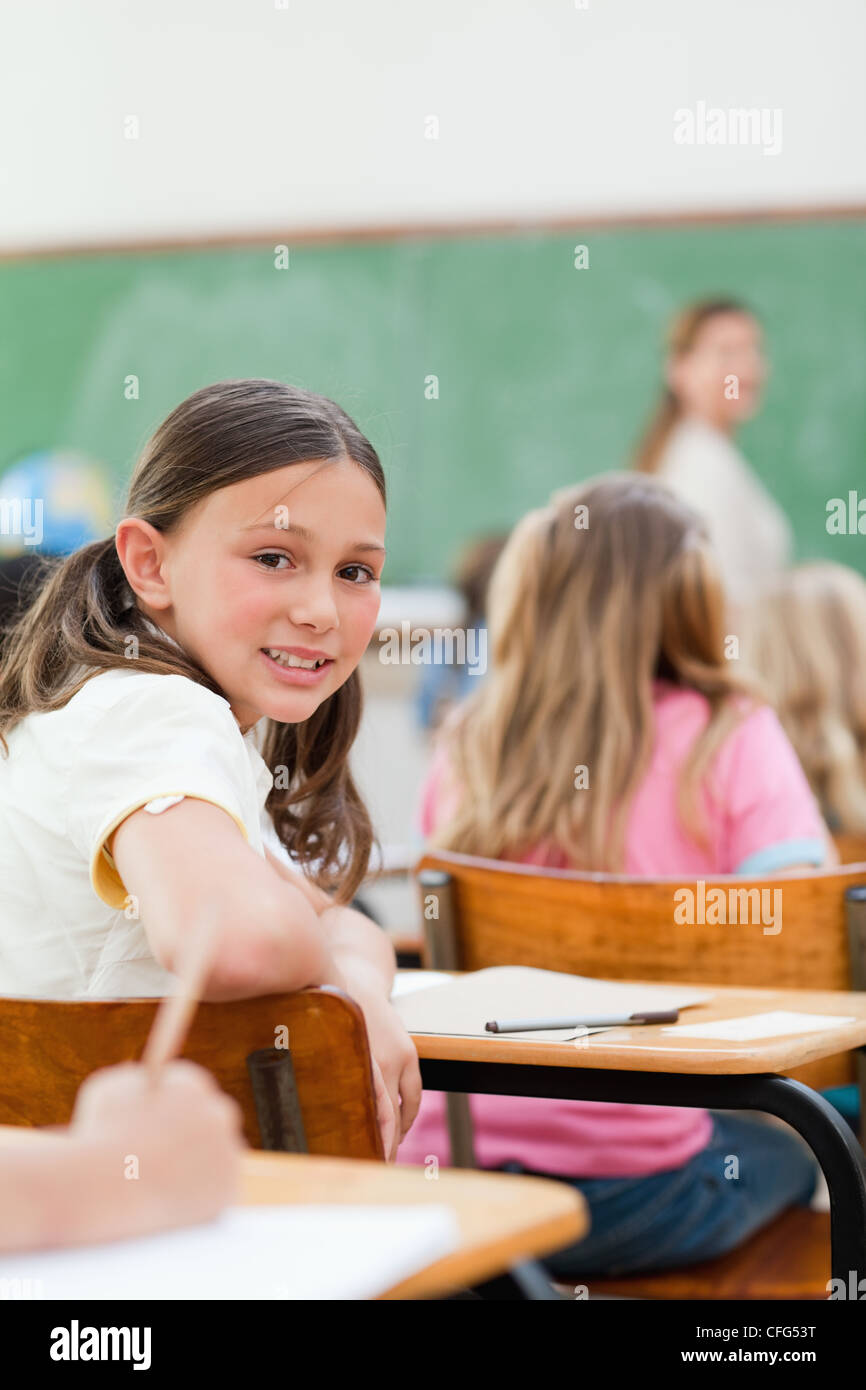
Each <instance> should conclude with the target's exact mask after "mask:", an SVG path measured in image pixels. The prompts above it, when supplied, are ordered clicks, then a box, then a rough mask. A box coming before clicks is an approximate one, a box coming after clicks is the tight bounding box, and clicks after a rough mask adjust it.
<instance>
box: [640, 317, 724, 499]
mask: <svg viewBox="0 0 866 1390" xmlns="http://www.w3.org/2000/svg"><path fill="white" fill-rule="evenodd" d="M719 314H748V315H750V316H751V310H750V309H747V308H746V306H745V304H741V303H740V302H739V300H737V299H703V300H700V301H699V302H698V303H696V304H689V305H687V306H686V308H685V309H683V310H681V312H680V313H679V314H677V316H676V318H675V319H674V320H673V322H672V324H671V325H670V328H669V329H668V337H667V353H668V357H669V358H673V359H676V358H678V357H685V356H686V354H687V353H689V352H691V351H692V348H694V347H695V345H696V343H697V341H698V338H699V337H700V334H701V330H702V329H703V328H704V326H705V325H706V324H707V323H709V322H710V320H711V319H714V318H716V317H717V316H718V315H719ZM681 414H682V409H681V407H680V403H679V401H678V400H677V397H676V394H675V392H674V391H673V390H672V388H671V387H670V386H665V387H664V388H663V390H662V395H661V399H660V401H659V403H658V405H657V406H656V409H655V412H654V413H653V415H652V417H651V419H650V422H649V424H648V425H647V426H646V428H645V430H644V432H643V434H642V436H641V439H640V442H639V444H638V446H637V448H636V449H635V454H634V465H633V466H634V467H635V468H636V469H637V471H638V472H639V473H655V472H657V470H658V466H659V464H660V462H661V457H662V454H663V453H664V450H665V445H666V444H667V442H668V439H669V438H670V435H671V431H672V430H673V428H674V426H675V425H676V424H677V422H678V420H679V418H680V415H681Z"/></svg>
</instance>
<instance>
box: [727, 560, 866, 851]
mask: <svg viewBox="0 0 866 1390" xmlns="http://www.w3.org/2000/svg"><path fill="white" fill-rule="evenodd" d="M744 635H745V644H746V655H747V656H748V657H749V659H750V660H751V663H752V665H753V666H754V667H755V669H756V670H757V671H758V673H759V674H760V676H761V677H762V678H763V680H764V683H765V685H766V686H767V689H768V693H769V695H770V698H771V699H772V700H773V702H774V703H775V705H776V709H777V711H778V714H779V718H780V720H781V721H782V724H783V726H784V728H785V731H786V733H787V735H788V737H789V738H790V740H791V742H792V744H793V745H794V748H795V749H796V752H797V756H798V757H799V759H800V762H801V763H802V765H803V769H804V771H805V773H806V776H807V777H808V779H809V782H810V784H811V787H812V790H813V791H814V793H815V795H816V796H817V798H818V800H819V802H820V803H821V806H822V808H823V809H824V811H825V813H826V815H827V816H828V817H829V818H830V819H831V820H832V821H833V822H834V826H833V828H834V829H838V830H839V831H841V832H843V833H847V834H862V833H864V832H866V581H864V580H863V578H862V576H861V575H859V574H858V573H857V572H856V570H852V569H848V567H847V566H845V565H835V564H830V563H814V564H808V565H799V566H797V567H796V568H794V569H791V570H789V571H788V572H787V574H785V575H784V576H783V577H782V578H781V579H780V580H779V581H778V583H777V584H776V585H775V586H774V588H773V589H772V590H771V591H770V592H769V593H767V594H765V595H763V596H762V598H761V600H760V601H759V602H756V603H755V604H754V605H753V606H752V608H751V609H750V610H749V612H748V613H747V615H746V627H745V634H744Z"/></svg>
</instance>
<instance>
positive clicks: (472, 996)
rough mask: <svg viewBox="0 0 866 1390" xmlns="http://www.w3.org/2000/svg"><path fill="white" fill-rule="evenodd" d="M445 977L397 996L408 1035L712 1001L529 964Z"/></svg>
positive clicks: (469, 1034)
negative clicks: (497, 1021)
mask: <svg viewBox="0 0 866 1390" xmlns="http://www.w3.org/2000/svg"><path fill="white" fill-rule="evenodd" d="M445 978H447V977H443V976H442V975H438V977H437V979H436V980H435V981H434V982H433V983H432V984H431V985H430V986H429V988H427V989H420V988H419V989H413V990H412V991H411V992H409V993H403V992H395V995H392V1003H393V1005H394V1008H395V1009H396V1010H397V1012H398V1013H399V1015H400V1017H401V1018H402V1020H403V1022H404V1023H405V1025H406V1027H407V1028H408V1029H409V1032H410V1033H444V1034H447V1035H448V1036H452V1037H463V1038H491V1039H492V1038H494V1037H495V1036H496V1035H495V1034H493V1033H487V1032H485V1029H484V1025H485V1023H486V1022H487V1020H488V1019H527V1018H571V1017H573V1018H580V1017H581V1016H587V1017H591V1016H595V1017H598V1016H609V1015H615V1016H619V1015H622V1016H623V1017H625V1016H627V1015H628V1014H633V1013H638V1012H640V1011H641V1010H644V1009H646V1010H650V1009H652V1010H656V1009H684V1008H687V1007H688V1006H689V1005H690V1004H703V1003H705V1002H706V1001H707V1000H708V999H711V998H712V994H711V993H710V992H709V991H708V990H699V989H690V988H689V986H688V985H632V984H620V983H619V982H618V981H616V980H590V979H587V978H586V977H585V976H583V975H565V974H560V973H559V972H558V971H555V970H535V969H533V968H532V967H531V966H526V965H498V966H494V967H492V968H491V969H489V970H475V971H472V972H471V974H468V975H461V976H460V978H459V979H449V980H448V982H447V983H444V979H445ZM601 1031H602V1030H601V1029H595V1028H593V1029H587V1028H567V1029H563V1028H558V1029H544V1030H542V1031H540V1032H532V1033H507V1034H502V1035H500V1036H501V1037H502V1038H503V1039H505V1038H518V1039H521V1038H522V1039H526V1040H527V1041H531V1042H568V1041H569V1040H570V1039H571V1038H578V1037H583V1036H584V1035H585V1034H586V1033H587V1032H601Z"/></svg>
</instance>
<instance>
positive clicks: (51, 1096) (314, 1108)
mask: <svg viewBox="0 0 866 1390" xmlns="http://www.w3.org/2000/svg"><path fill="white" fill-rule="evenodd" d="M158 1006H159V1000H158V999H86V1000H78V999H76V1000H57V999H23V998H0V1057H2V1059H3V1065H2V1069H0V1124H19V1125H63V1124H67V1123H68V1121H69V1118H70V1116H71V1114H72V1108H73V1104H74V1101H75V1094H76V1092H77V1090H78V1087H79V1086H80V1085H81V1083H82V1081H83V1080H84V1079H85V1077H87V1076H89V1075H90V1073H91V1072H93V1071H96V1070H97V1069H98V1068H100V1067H106V1066H111V1065H113V1064H114V1063H118V1062H125V1061H137V1060H138V1059H139V1058H140V1057H141V1055H142V1051H143V1049H144V1044H145V1040H146V1038H147V1035H148V1033H149V1031H150V1027H151V1024H152V1023H153V1018H154V1015H155V1013H156V1010H157V1008H158ZM254 1054H263V1055H260V1056H259V1057H258V1061H257V1062H254V1063H253V1073H254V1074H255V1079H253V1073H251V1070H250V1067H249V1065H248V1063H247V1058H248V1057H251V1056H252V1055H254ZM182 1056H184V1057H187V1058H189V1059H190V1060H191V1061H193V1062H198V1063H199V1065H201V1066H203V1067H206V1068H207V1070H208V1071H210V1072H212V1073H213V1075H214V1077H215V1078H216V1080H217V1082H218V1084H219V1085H220V1086H221V1087H222V1089H223V1090H224V1091H226V1092H227V1093H228V1094H229V1095H230V1096H232V1097H233V1098H234V1099H235V1100H236V1101H237V1102H238V1104H239V1105H240V1107H241V1110H242V1112H243V1124H244V1135H245V1137H246V1139H247V1142H248V1143H249V1144H251V1145H252V1146H253V1147H254V1148H283V1149H301V1150H302V1151H306V1152H308V1153H312V1154H331V1155H333V1156H335V1157H341V1158H379V1159H381V1158H383V1157H384V1155H383V1151H382V1141H381V1135H380V1132H379V1126H378V1123H377V1119H376V1104H375V1096H374V1091H373V1074H372V1066H371V1062H370V1050H369V1046H368V1043H367V1031H366V1026H365V1024H364V1017H363V1014H362V1013H361V1010H360V1008H359V1007H358V1005H357V1004H356V1003H355V1001H354V1000H352V999H349V998H348V997H347V996H346V995H345V994H342V993H341V992H340V991H339V990H336V989H332V988H331V987H329V986H324V987H322V988H315V989H312V988H311V989H303V990H299V991H298V992H297V993H293V994H279V995H270V996H266V997H264V998H258V999H243V1000H236V1001H233V1002H231V1003H220V1004H213V1003H201V1004H199V1006H198V1009H197V1010H196V1014H195V1018H194V1019H193V1022H192V1025H191V1027H190V1030H189V1033H188V1035H187V1039H186V1043H185V1046H184V1048H183V1053H182ZM254 1089H255V1092H256V1094H254ZM257 1097H258V1104H257ZM298 1112H299V1115H300V1123H298ZM263 1127H264V1131H265V1132H264V1133H263Z"/></svg>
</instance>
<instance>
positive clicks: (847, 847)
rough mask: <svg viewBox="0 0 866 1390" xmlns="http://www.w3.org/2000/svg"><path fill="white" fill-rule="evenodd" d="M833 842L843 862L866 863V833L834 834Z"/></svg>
mask: <svg viewBox="0 0 866 1390" xmlns="http://www.w3.org/2000/svg"><path fill="white" fill-rule="evenodd" d="M833 842H834V844H835V846H836V848H837V850H838V851H839V859H840V861H841V862H842V863H843V864H866V835H847V834H846V835H842V834H840V835H834V836H833Z"/></svg>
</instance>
